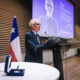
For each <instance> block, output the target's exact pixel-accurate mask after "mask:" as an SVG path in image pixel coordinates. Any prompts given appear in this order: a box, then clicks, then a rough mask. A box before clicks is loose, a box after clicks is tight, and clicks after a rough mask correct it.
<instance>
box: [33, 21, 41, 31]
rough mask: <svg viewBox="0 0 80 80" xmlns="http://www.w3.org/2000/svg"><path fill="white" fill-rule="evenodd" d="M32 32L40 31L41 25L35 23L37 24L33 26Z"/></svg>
mask: <svg viewBox="0 0 80 80" xmlns="http://www.w3.org/2000/svg"><path fill="white" fill-rule="evenodd" d="M32 30H34V31H35V32H38V31H40V24H39V23H38V22H35V23H34V24H33V25H32Z"/></svg>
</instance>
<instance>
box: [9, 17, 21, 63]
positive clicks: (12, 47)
mask: <svg viewBox="0 0 80 80" xmlns="http://www.w3.org/2000/svg"><path fill="white" fill-rule="evenodd" d="M8 54H11V55H12V61H13V62H17V61H22V55H21V48H20V40H19V33H18V27H17V20H16V16H15V17H14V19H13V26H12V33H11V40H10V44H9V50H8Z"/></svg>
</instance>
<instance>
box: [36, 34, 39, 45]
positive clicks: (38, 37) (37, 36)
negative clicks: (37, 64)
mask: <svg viewBox="0 0 80 80" xmlns="http://www.w3.org/2000/svg"><path fill="white" fill-rule="evenodd" d="M36 37H37V40H38V42H39V44H40V40H39V35H38V34H36Z"/></svg>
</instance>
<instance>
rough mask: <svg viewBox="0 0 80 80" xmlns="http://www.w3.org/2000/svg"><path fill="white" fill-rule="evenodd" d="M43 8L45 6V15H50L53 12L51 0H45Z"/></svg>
mask: <svg viewBox="0 0 80 80" xmlns="http://www.w3.org/2000/svg"><path fill="white" fill-rule="evenodd" d="M45 8H46V12H47V16H52V14H53V3H52V0H46V2H45Z"/></svg>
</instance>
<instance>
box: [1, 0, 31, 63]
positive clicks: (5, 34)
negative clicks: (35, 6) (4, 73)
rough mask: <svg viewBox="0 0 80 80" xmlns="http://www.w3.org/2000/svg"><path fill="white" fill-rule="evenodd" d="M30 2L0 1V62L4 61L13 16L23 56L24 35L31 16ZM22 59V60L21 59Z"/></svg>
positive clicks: (20, 0)
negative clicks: (15, 19) (15, 18)
mask: <svg viewBox="0 0 80 80" xmlns="http://www.w3.org/2000/svg"><path fill="white" fill-rule="evenodd" d="M30 1H31V0H29V1H28V0H0V62H3V61H5V57H6V55H8V48H9V43H10V38H11V31H12V23H13V18H14V16H16V17H17V24H18V29H19V37H20V44H21V51H22V54H23V55H24V54H25V41H24V39H25V33H26V32H27V31H29V27H28V22H29V19H31V17H32V16H31V15H32V12H31V11H32V10H31V9H32V3H31V2H30ZM23 59H24V58H23Z"/></svg>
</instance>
